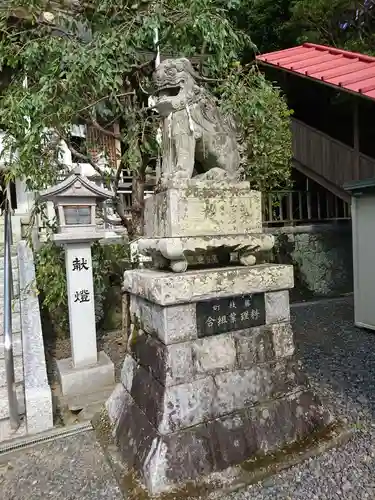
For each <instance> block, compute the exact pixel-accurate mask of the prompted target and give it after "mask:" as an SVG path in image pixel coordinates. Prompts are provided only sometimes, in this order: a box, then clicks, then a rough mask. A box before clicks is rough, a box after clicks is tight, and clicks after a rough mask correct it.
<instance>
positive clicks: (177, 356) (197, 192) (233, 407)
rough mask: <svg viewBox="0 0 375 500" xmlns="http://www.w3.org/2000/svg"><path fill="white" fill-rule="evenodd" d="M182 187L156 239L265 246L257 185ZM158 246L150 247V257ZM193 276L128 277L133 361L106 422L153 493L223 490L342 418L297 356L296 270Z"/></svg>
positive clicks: (156, 220) (154, 217)
mask: <svg viewBox="0 0 375 500" xmlns="http://www.w3.org/2000/svg"><path fill="white" fill-rule="evenodd" d="M197 186H198V187H197ZM216 188H217V189H216ZM180 189H181V190H179V189H177V188H176V189H174V188H172V189H171V190H170V191H167V192H164V193H159V194H158V195H156V197H155V198H154V199H152V198H151V199H150V201H149V200H147V202H146V208H147V210H146V215H147V219H148V222H146V229H147V231H146V232H147V235H148V236H149V240H156V239H158V240H160V241H161V243H163V242H164V244H165V245H168V240H169V239H177V240H179V241H180V242H181V241H184V238H185V239H186V241H189V240H190V239H191V238H193V239H194V238H197V237H199V238H204V236H203V235H202V231H203V230H202V227H204V232H208V236H209V238H210V239H211V241H213V239H214V238H222V239H221V243H222V245H221V246H224V247H225V250H226V249H227V248H231V243H230V242H231V241H232V239H231V238H238V241H241V240H242V239H243V238H247V237H248V236H249V235H253V237H254V238H258V241H260V240H261V235H262V232H261V226H260V220H261V219H260V195H259V193H254V192H251V191H250V190H249V186H248V185H247V183H243V184H241V185H240V186H238V185H237V187H236V186H232V187H229V188H228V186H227V187H224V186H223V185H222V184H219V185H218V186H215V185H213V184H212V183H211V184H210V183H202V182H195V181H189V182H188V184H187V185H186V181H185V187H182V188H180ZM158 200H159V201H158ZM160 200H161V201H160ZM176 200H177V201H176ZM207 200H208V201H207ZM159 202H160V205H159ZM206 202H207V203H206ZM152 206H153V207H154V208H155V207H157V206H158V207H159V208H158V209H156V212H154V211H153V210H151V208H150V207H152ZM158 210H159V212H158ZM163 214H164V218H163ZM187 214H188V215H187ZM194 214H196V217H194ZM201 224H204V226H202V225H201ZM236 228H238V229H239V230H238V231H237V234H236ZM226 230H227V232H228V234H226ZM156 236H157V238H156ZM225 241H226V243H225ZM154 242H155V241H154ZM154 242H150V241H149V242H147V239H146V238H145V239H144V248H148V249H150V248H152V245H153V244H154ZM228 242H229V243H228ZM259 246H261V245H259ZM218 248H219V247H218ZM258 248H259V247H258ZM181 271H183V270H182V269H180V272H179V273H176V272H170V271H162V270H152V269H138V270H131V271H126V272H125V276H124V289H125V290H126V291H127V292H128V293H129V294H130V310H131V318H132V329H131V336H130V339H129V353H128V354H127V355H126V358H125V361H124V365H123V369H122V375H121V383H120V384H118V385H117V387H116V390H115V391H114V393H113V394H112V396H111V398H110V399H109V400H108V401H107V404H106V409H105V413H104V415H102V416H101V417H102V418H101V422H102V430H103V421H104V422H106V423H107V424H108V425H109V432H110V434H111V436H112V438H114V440H115V443H116V444H117V447H118V450H119V452H120V454H121V457H122V462H123V463H124V464H126V467H127V470H128V473H129V474H131V473H132V471H133V472H134V471H135V472H136V474H137V475H138V476H139V477H140V478H141V481H142V483H143V484H144V485H145V486H146V488H147V490H148V492H149V495H150V496H154V495H159V494H161V493H163V492H166V491H168V490H173V489H176V488H178V487H181V485H183V484H186V483H188V482H190V481H203V482H204V481H205V479H204V478H207V477H211V478H212V480H211V486H212V484H213V483H212V481H214V482H215V481H218V479H219V477H220V476H217V475H216V476H215V474H216V473H218V472H220V471H223V470H224V469H228V468H229V467H231V466H235V465H238V464H241V463H243V462H245V461H246V460H248V459H254V460H255V459H256V458H257V457H260V456H264V455H267V454H269V453H273V452H278V451H280V450H283V449H285V448H286V447H287V446H288V445H290V444H291V443H295V442H297V441H303V440H305V439H306V438H308V437H309V436H311V435H312V434H314V433H317V432H321V431H324V429H326V428H327V426H328V425H329V424H330V423H331V420H332V419H331V416H330V415H329V413H328V412H327V411H325V409H324V408H323V407H322V405H321V403H320V401H319V400H318V398H317V397H316V396H315V395H314V393H313V392H312V391H311V390H310V388H309V384H308V380H307V378H306V376H305V374H304V373H303V371H302V369H301V366H300V363H299V362H298V361H297V360H296V359H295V357H294V341H293V332H292V328H291V324H290V317H289V289H290V288H292V287H293V267H292V266H288V265H271V264H263V265H253V266H250V267H249V266H238V265H235V266H223V267H220V266H217V267H214V268H210V267H206V268H197V269H194V268H191V269H188V270H187V271H185V272H181ZM99 420H100V419H99ZM98 425H99V424H98ZM107 431H108V426H107ZM215 477H216V480H214V478H215ZM219 482H220V481H219Z"/></svg>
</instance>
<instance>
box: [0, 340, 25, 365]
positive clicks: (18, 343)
mask: <svg viewBox="0 0 375 500" xmlns="http://www.w3.org/2000/svg"><path fill="white" fill-rule="evenodd" d="M12 339H13V356H21V355H22V338H21V333H13V336H12ZM3 359H4V335H1V336H0V363H1V360H3Z"/></svg>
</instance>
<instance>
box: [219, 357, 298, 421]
mask: <svg viewBox="0 0 375 500" xmlns="http://www.w3.org/2000/svg"><path fill="white" fill-rule="evenodd" d="M214 379H215V386H216V390H217V392H216V395H215V398H214V399H213V401H212V413H213V415H214V416H216V417H219V416H221V415H225V414H228V413H232V412H234V411H237V410H241V409H243V408H246V407H248V406H253V405H255V404H257V403H260V402H262V401H267V400H269V399H273V398H276V397H281V396H283V395H285V394H288V393H289V392H291V391H294V390H296V389H297V388H298V387H301V386H306V385H307V379H306V377H305V376H304V374H303V373H302V372H301V371H300V369H299V366H298V364H297V363H296V362H294V361H293V360H288V361H287V362H277V363H264V364H262V365H256V366H254V367H252V368H250V369H249V370H237V371H233V372H226V373H222V374H219V375H216V376H215V377H214Z"/></svg>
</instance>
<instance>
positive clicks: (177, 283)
mask: <svg viewBox="0 0 375 500" xmlns="http://www.w3.org/2000/svg"><path fill="white" fill-rule="evenodd" d="M292 287H293V267H292V266H288V265H269V264H262V265H258V266H253V267H231V268H221V269H220V268H216V269H204V270H199V271H197V270H194V271H187V272H186V273H183V274H174V273H169V272H162V271H154V270H151V269H136V270H129V271H125V273H124V289H125V290H126V291H128V292H130V293H131V294H134V295H139V296H141V297H142V298H144V299H147V300H149V301H151V302H155V303H156V304H159V305H162V306H167V305H173V304H181V303H186V302H195V301H198V300H205V299H212V297H217V298H221V297H228V296H232V295H242V294H250V293H255V292H267V291H273V290H282V289H287V288H292Z"/></svg>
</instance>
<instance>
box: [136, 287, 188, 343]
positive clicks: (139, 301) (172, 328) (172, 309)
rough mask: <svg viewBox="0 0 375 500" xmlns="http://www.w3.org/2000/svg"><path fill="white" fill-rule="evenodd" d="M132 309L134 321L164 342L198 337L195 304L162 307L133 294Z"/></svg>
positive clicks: (175, 341)
mask: <svg viewBox="0 0 375 500" xmlns="http://www.w3.org/2000/svg"><path fill="white" fill-rule="evenodd" d="M130 310H131V314H132V318H133V322H134V323H135V324H136V325H138V326H139V328H140V329H142V330H144V331H146V332H147V333H151V334H153V335H155V336H157V337H158V338H159V339H160V340H161V341H162V342H163V343H164V344H173V343H177V342H182V341H184V340H193V339H196V338H197V327H196V321H197V320H196V312H195V304H181V305H178V306H169V307H162V306H160V305H158V304H155V303H152V302H149V301H147V300H145V299H143V298H142V297H139V296H136V295H131V301H130Z"/></svg>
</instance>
